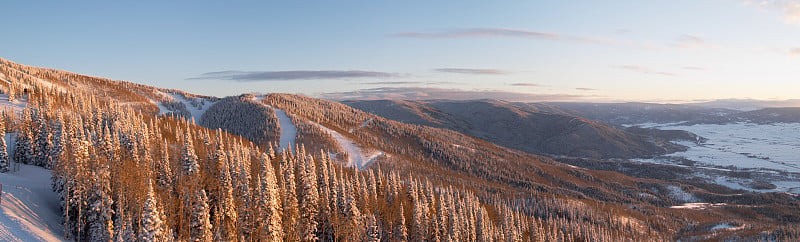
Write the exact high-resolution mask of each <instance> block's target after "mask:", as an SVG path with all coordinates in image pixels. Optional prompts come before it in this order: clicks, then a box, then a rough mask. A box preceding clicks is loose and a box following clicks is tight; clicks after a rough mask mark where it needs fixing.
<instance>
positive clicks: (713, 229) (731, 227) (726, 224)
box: [708, 223, 744, 231]
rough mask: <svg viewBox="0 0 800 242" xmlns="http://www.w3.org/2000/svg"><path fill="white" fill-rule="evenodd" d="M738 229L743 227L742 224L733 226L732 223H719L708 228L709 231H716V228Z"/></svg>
mask: <svg viewBox="0 0 800 242" xmlns="http://www.w3.org/2000/svg"><path fill="white" fill-rule="evenodd" d="M740 229H744V224H742V225H741V226H734V225H732V224H730V223H720V224H717V225H714V226H713V227H711V228H710V229H708V230H709V231H716V230H740Z"/></svg>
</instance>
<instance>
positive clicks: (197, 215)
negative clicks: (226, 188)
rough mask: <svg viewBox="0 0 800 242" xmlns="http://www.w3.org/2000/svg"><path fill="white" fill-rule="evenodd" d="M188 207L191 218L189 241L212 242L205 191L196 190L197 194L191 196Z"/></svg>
mask: <svg viewBox="0 0 800 242" xmlns="http://www.w3.org/2000/svg"><path fill="white" fill-rule="evenodd" d="M190 205H191V216H190V218H189V222H190V226H191V228H190V230H189V237H190V238H189V241H212V240H213V236H212V234H211V229H212V225H211V217H210V215H209V206H208V196H206V191H205V190H202V189H201V190H198V191H197V193H196V194H195V195H194V196H192V198H191V201H190Z"/></svg>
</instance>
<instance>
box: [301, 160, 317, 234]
mask: <svg viewBox="0 0 800 242" xmlns="http://www.w3.org/2000/svg"><path fill="white" fill-rule="evenodd" d="M302 150H305V149H302ZM303 153H304V152H299V154H301V155H302V154H303ZM300 159H303V160H302V161H301V162H302V163H300V167H299V168H298V173H300V198H301V199H300V225H301V226H302V227H301V228H300V230H301V231H300V233H301V234H300V239H301V240H303V241H317V240H319V238H317V226H318V223H317V214H318V213H319V191H318V190H317V182H318V181H317V176H316V170H317V169H316V168H315V166H314V158H313V157H312V156H305V157H300Z"/></svg>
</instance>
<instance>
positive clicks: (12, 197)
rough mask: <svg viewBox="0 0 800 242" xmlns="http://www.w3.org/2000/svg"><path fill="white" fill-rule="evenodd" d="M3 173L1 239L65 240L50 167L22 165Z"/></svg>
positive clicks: (0, 175) (0, 204)
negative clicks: (51, 183) (52, 188)
mask: <svg viewBox="0 0 800 242" xmlns="http://www.w3.org/2000/svg"><path fill="white" fill-rule="evenodd" d="M19 168H20V169H19V171H16V172H9V173H0V183H2V184H3V193H2V195H1V196H0V241H64V240H63V239H62V238H63V226H62V224H61V209H60V205H59V199H58V194H56V193H55V192H53V191H52V190H51V188H50V170H47V169H44V168H41V167H38V166H31V165H20V167H19Z"/></svg>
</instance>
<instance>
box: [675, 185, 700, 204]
mask: <svg viewBox="0 0 800 242" xmlns="http://www.w3.org/2000/svg"><path fill="white" fill-rule="evenodd" d="M667 189H669V195H668V196H669V197H670V198H672V199H673V200H676V201H680V202H696V201H698V199H697V198H696V197H695V196H694V195H692V194H691V193H688V192H685V191H683V188H681V187H679V186H667Z"/></svg>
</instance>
